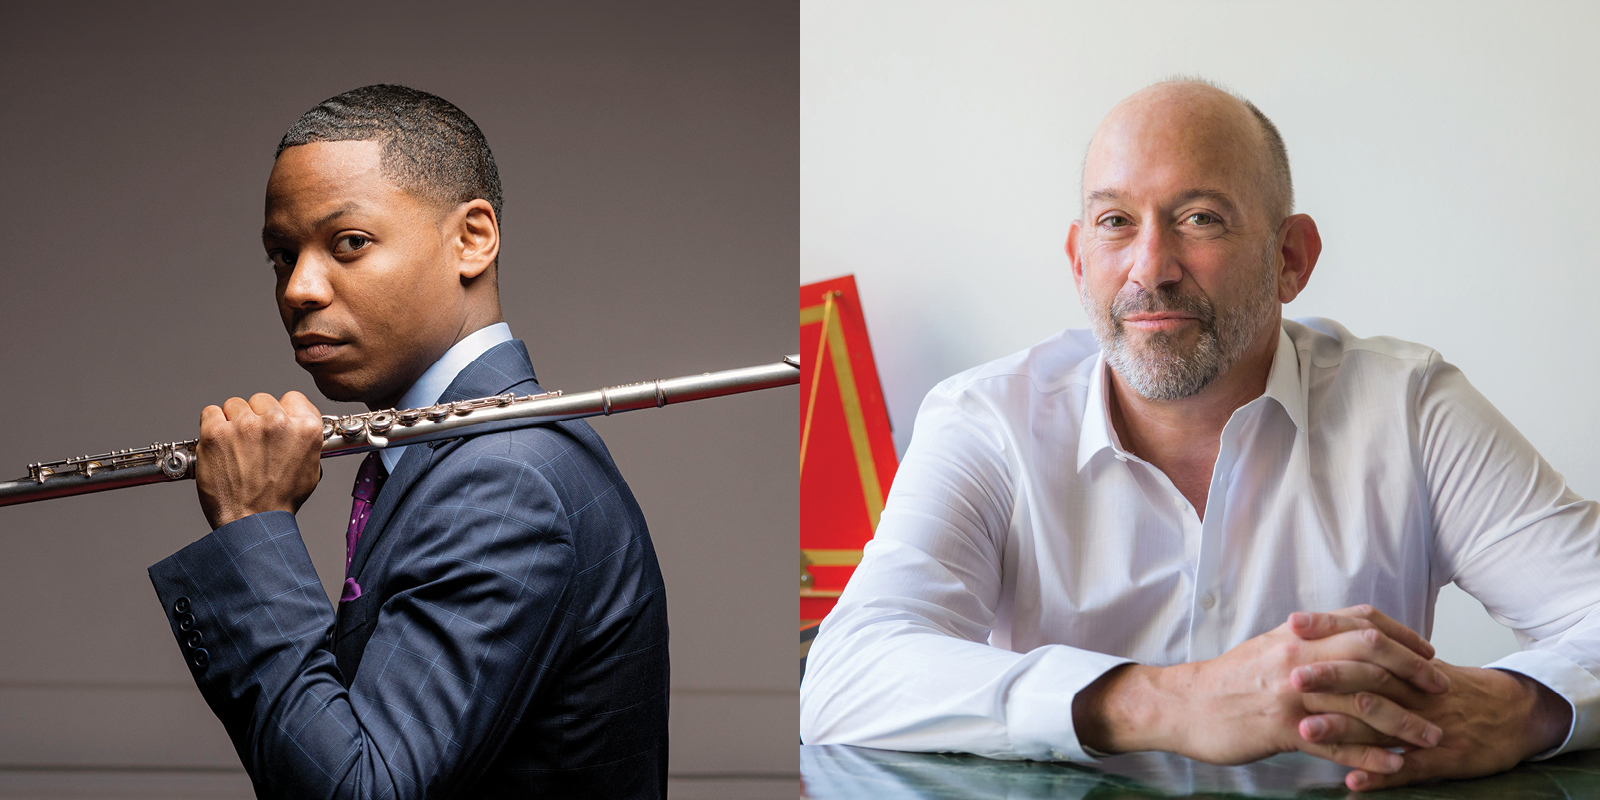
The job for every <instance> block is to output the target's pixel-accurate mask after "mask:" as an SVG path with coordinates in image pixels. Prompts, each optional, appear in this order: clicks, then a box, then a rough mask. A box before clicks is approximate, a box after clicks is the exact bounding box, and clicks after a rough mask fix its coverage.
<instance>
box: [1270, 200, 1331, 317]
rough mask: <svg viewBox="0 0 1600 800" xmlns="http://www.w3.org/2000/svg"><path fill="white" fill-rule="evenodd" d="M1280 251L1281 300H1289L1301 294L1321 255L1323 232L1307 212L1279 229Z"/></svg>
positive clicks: (1279, 283)
mask: <svg viewBox="0 0 1600 800" xmlns="http://www.w3.org/2000/svg"><path fill="white" fill-rule="evenodd" d="M1278 253H1279V255H1281V256H1283V270H1282V271H1281V272H1279V273H1278V302H1280V303H1287V302H1289V301H1291V300H1293V299H1295V298H1296V297H1299V296H1300V292H1301V291H1303V290H1304V289H1305V288H1306V283H1307V282H1309V281H1310V280H1311V270H1313V269H1316V266H1317V258H1318V257H1319V256H1321V255H1322V234H1320V233H1318V232H1317V223H1316V221H1314V220H1312V219H1311V217H1310V215H1307V214H1294V215H1291V216H1290V217H1289V218H1288V219H1285V220H1284V221H1283V226H1282V227H1280V228H1278Z"/></svg>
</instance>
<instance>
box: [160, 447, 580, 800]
mask: <svg viewBox="0 0 1600 800" xmlns="http://www.w3.org/2000/svg"><path fill="white" fill-rule="evenodd" d="M463 460H465V459H463ZM414 491H419V492H426V493H428V494H427V496H425V497H423V498H421V502H420V503H419V505H420V506H421V507H425V508H430V509H434V510H442V511H443V512H444V513H429V514H426V515H424V516H425V519H424V520H422V521H419V522H418V523H417V524H418V526H419V527H418V530H417V534H416V536H415V537H414V538H413V544H414V549H413V550H412V551H411V552H409V553H408V554H407V555H408V559H407V561H406V563H405V565H403V566H402V567H400V568H398V569H399V574H401V575H402V577H399V578H397V580H398V581H399V582H401V583H403V584H406V585H407V586H406V588H404V589H403V590H402V591H399V592H397V593H395V594H393V595H392V596H390V597H388V598H387V600H386V602H385V603H384V605H383V607H382V608H381V610H379V612H378V613H377V615H376V620H375V622H374V623H373V624H374V625H375V626H376V627H375V631H374V633H373V636H372V638H371V640H369V643H368V645H367V652H366V655H365V658H364V660H363V664H362V667H361V669H360V670H358V671H357V673H356V675H355V676H354V679H353V681H351V683H350V686H349V688H348V689H346V687H345V685H344V682H343V681H342V680H341V675H340V672H339V669H338V666H337V663H336V659H335V656H334V654H333V652H332V651H331V650H330V649H329V644H330V642H329V631H330V628H331V627H332V625H333V623H334V610H333V608H332V606H331V605H330V604H329V602H328V598H327V595H325V594H324V593H323V589H322V584H321V582H320V581H318V579H317V575H316V572H315V570H314V569H313V567H312V564H311V560H310V557H309V556H308V555H307V553H306V549H305V544H304V542H303V541H302V540H301V538H300V531H299V529H298V527H297V526H296V523H295V518H294V516H293V515H291V514H289V513H287V512H281V511H279V512H267V513H264V514H257V515H254V516H250V517H245V518H243V519H240V520H237V521H235V522H232V523H229V524H228V525H224V526H222V527H220V528H217V529H216V530H215V531H212V532H211V533H210V534H209V535H207V536H205V537H203V538H201V539H200V540H199V541H197V542H195V543H194V544H191V545H189V546H188V547H186V548H184V549H183V550H180V551H178V552H177V553H176V554H174V555H173V556H171V557H169V558H168V559H166V560H164V561H162V562H161V563H159V564H156V565H155V566H153V567H151V568H150V576H151V580H152V582H153V583H154V584H155V587H156V591H157V594H158V595H159V596H160V597H161V600H162V603H163V605H165V606H167V607H168V609H169V610H170V609H173V608H175V607H182V608H183V609H184V611H183V613H181V614H177V615H173V619H174V622H173V627H174V633H175V634H177V636H178V637H179V640H180V642H185V643H186V646H187V640H186V637H191V636H193V635H194V632H196V631H198V632H199V634H200V636H201V637H202V639H201V644H203V646H204V647H205V648H206V650H207V655H206V656H205V657H204V658H199V659H197V658H195V655H194V654H195V650H196V648H194V647H192V646H191V647H190V650H189V653H190V655H189V659H188V660H189V665H190V669H191V671H192V672H193V674H194V679H195V683H196V685H197V686H198V688H199V689H200V692H201V694H202V695H203V696H204V697H205V699H206V701H207V703H208V704H209V705H210V706H211V708H212V710H213V711H214V712H216V714H217V717H218V718H219V719H220V720H221V721H222V723H223V725H224V727H225V728H226V729H227V731H228V734H229V736H230V738H231V739H232V740H233V744H234V747H235V749H236V750H237V751H238V753H239V757H240V760H241V761H242V762H243V763H244V766H245V768H246V770H247V771H248V772H249V773H250V775H251V779H252V781H253V782H254V783H255V789H256V793H257V795H258V796H260V797H263V798H299V797H328V798H379V797H382V798H395V800H400V799H402V798H412V797H424V796H427V797H433V796H443V795H446V794H449V793H450V792H452V791H457V790H459V789H460V788H462V787H469V786H471V785H472V783H473V782H474V780H475V779H476V778H477V777H478V776H480V775H481V774H482V773H483V770H484V769H485V768H486V766H487V764H488V763H489V762H490V760H491V759H492V758H493V756H494V755H495V754H496V753H497V752H498V751H499V750H500V748H501V746H502V745H503V744H504V742H505V741H506V739H507V738H508V737H509V736H510V732H511V730H512V727H513V725H514V723H515V722H516V720H517V719H518V717H519V716H520V715H521V714H522V712H523V710H524V706H525V705H526V702H527V700H528V698H531V697H533V696H534V695H535V693H536V692H538V691H539V690H540V687H541V686H544V685H546V684H547V683H548V682H549V681H550V680H552V678H551V675H552V674H553V672H552V670H550V669H548V668H546V667H545V665H547V664H549V663H552V661H553V660H554V656H555V653H554V650H553V648H554V647H555V646H556V644H557V643H558V642H559V641H560V640H561V638H562V637H561V635H560V633H561V627H562V626H563V625H565V624H566V618H567V616H568V615H567V614H565V613H564V611H563V608H562V604H563V602H564V601H565V599H566V598H565V593H566V587H567V586H568V585H569V582H570V580H571V572H572V569H573V564H574V557H573V552H574V551H573V546H572V541H571V532H570V528H569V526H568V524H567V518H566V515H565V512H564V511H563V510H562V508H561V504H560V501H559V499H558V497H557V495H556V493H555V491H554V490H553V488H552V487H551V486H550V484H549V483H548V482H547V481H545V480H544V479H543V478H542V477H541V476H540V474H539V472H538V471H537V470H536V469H534V468H533V467H531V466H528V465H526V464H522V463H518V462H515V461H510V460H506V459H497V458H489V457H477V458H473V459H470V461H469V463H467V464H465V465H463V466H459V467H457V468H455V469H451V470H436V474H433V475H430V477H429V479H428V480H427V481H425V482H423V483H421V484H419V485H418V486H417V487H416V488H415V489H414ZM180 598H181V602H180Z"/></svg>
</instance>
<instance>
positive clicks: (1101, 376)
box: [1078, 325, 1306, 472]
mask: <svg viewBox="0 0 1600 800" xmlns="http://www.w3.org/2000/svg"><path fill="white" fill-rule="evenodd" d="M1108 369H1109V367H1108V366H1107V365H1106V355H1105V353H1104V352H1101V353H1100V355H1099V356H1097V357H1096V358H1095V363H1094V372H1093V373H1092V374H1090V376H1089V396H1088V397H1087V398H1086V400H1085V402H1084V405H1083V426H1082V427H1081V428H1080V429H1079V430H1080V431H1082V433H1081V434H1080V435H1079V437H1078V470H1079V471H1080V472H1081V471H1082V470H1083V467H1084V465H1085V464H1088V463H1089V459H1091V458H1094V456H1095V454H1096V453H1098V452H1100V451H1101V450H1105V449H1107V448H1110V449H1111V452H1112V453H1113V454H1114V455H1116V457H1117V458H1118V459H1121V460H1124V461H1126V460H1127V459H1130V458H1138V456H1135V455H1133V454H1132V453H1129V452H1128V451H1126V450H1124V449H1122V443H1121V442H1119V441H1117V432H1116V429H1115V428H1113V427H1112V425H1111V408H1110V405H1109V403H1110V402H1111V397H1110V393H1109V392H1107V391H1106V375H1107V370H1108ZM1300 371H1301V370H1300V354H1299V352H1298V351H1297V350H1296V349H1295V346H1294V340H1292V339H1290V338H1289V334H1288V332H1287V331H1285V330H1284V329H1283V326H1282V325H1279V326H1278V351H1277V352H1276V353H1274V354H1273V355H1272V369H1271V370H1270V371H1269V372H1268V373H1267V389H1266V391H1265V392H1263V393H1262V395H1261V396H1262V397H1270V398H1272V399H1273V400H1276V401H1278V404H1279V405H1281V406H1283V410H1284V412H1286V413H1287V414H1288V415H1289V419H1290V420H1291V421H1293V422H1294V426H1295V427H1296V428H1298V429H1300V430H1302V431H1304V430H1305V429H1306V394H1305V387H1304V386H1303V385H1302V384H1301V382H1300ZM1258 400H1259V398H1258V399H1257V400H1252V401H1251V403H1255V402H1257V401H1258ZM1248 405H1250V403H1247V404H1246V406H1248Z"/></svg>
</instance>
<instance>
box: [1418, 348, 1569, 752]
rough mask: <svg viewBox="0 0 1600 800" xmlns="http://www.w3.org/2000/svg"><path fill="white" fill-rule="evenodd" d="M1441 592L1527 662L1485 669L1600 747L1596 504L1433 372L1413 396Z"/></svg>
mask: <svg viewBox="0 0 1600 800" xmlns="http://www.w3.org/2000/svg"><path fill="white" fill-rule="evenodd" d="M1418 423H1419V434H1420V437H1419V438H1420V441H1421V452H1420V456H1421V464H1422V469H1423V471H1424V475H1425V479H1426V481H1427V485H1428V492H1429V501H1430V503H1431V507H1432V514H1433V525H1434V564H1435V565H1436V568H1435V569H1436V572H1435V575H1434V581H1435V584H1436V585H1443V584H1445V583H1449V582H1450V581H1454V582H1455V583H1456V584H1457V585H1458V586H1460V587H1461V588H1462V589H1463V590H1464V591H1466V592H1467V593H1468V594H1471V595H1472V596H1473V597H1475V598H1477V599H1478V601H1479V602H1481V603H1483V606H1484V608H1485V609H1486V610H1488V612H1489V615H1490V616H1491V617H1493V618H1494V619H1495V621H1497V622H1499V623H1501V624H1503V625H1505V626H1507V627H1509V628H1512V629H1513V630H1514V631H1516V636H1517V641H1518V643H1520V644H1521V645H1522V651H1521V652H1518V653H1513V654H1511V655H1509V656H1507V657H1505V658H1502V659H1500V660H1499V661H1496V662H1494V663H1492V664H1488V665H1486V666H1488V667H1490V668H1494V669H1504V670H1509V671H1512V672H1517V673H1521V674H1523V675H1526V676H1528V677H1530V678H1532V679H1534V680H1536V681H1539V682H1540V683H1542V684H1544V685H1545V686H1547V687H1549V688H1550V689H1551V690H1552V691H1554V692H1556V693H1557V694H1559V695H1561V696H1562V697H1563V698H1565V699H1566V701H1567V702H1568V703H1570V704H1571V705H1572V727H1571V729H1570V730H1569V732H1568V735H1567V738H1566V740H1565V741H1564V742H1563V743H1562V745H1561V746H1560V747H1559V748H1557V749H1555V750H1552V751H1550V752H1548V753H1544V754H1542V755H1541V756H1540V757H1541V758H1548V757H1550V756H1554V755H1557V754H1559V753H1564V752H1567V751H1569V750H1584V749H1588V748H1593V747H1596V746H1600V504H1596V503H1595V502H1594V501H1592V500H1584V499H1583V498H1580V497H1578V495H1577V494H1576V493H1574V492H1573V491H1572V489H1571V488H1570V487H1568V486H1567V482H1566V479H1565V478H1563V477H1562V476H1561V474H1560V473H1558V472H1556V471H1555V470H1554V469H1552V468H1551V466H1550V465H1549V464H1548V463H1546V462H1545V460H1544V459H1543V458H1541V457H1540V456H1539V454H1538V452H1536V451H1535V450H1534V449H1533V445H1532V444H1530V443H1529V442H1528V440H1527V439H1525V438H1523V436H1522V435H1521V434H1520V433H1518V432H1517V430H1516V428H1514V427H1512V425H1511V423H1510V422H1509V421H1507V420H1506V418H1505V417H1503V416H1501V414H1500V413H1499V412H1498V411H1497V410H1495V408H1494V407H1493V406H1492V405H1490V403H1489V401H1488V400H1487V399H1485V398H1484V397H1483V395H1481V394H1479V393H1478V391H1477V390H1476V389H1474V388H1473V387H1472V385H1471V384H1470V383H1468V382H1467V379H1466V377H1465V376H1464V375H1462V374H1461V371H1460V370H1458V369H1456V368H1455V367H1454V366H1451V365H1450V364H1448V363H1445V362H1444V361H1442V360H1440V359H1439V358H1438V356H1437V354H1436V355H1435V356H1434V358H1433V361H1432V362H1431V363H1430V364H1429V368H1428V371H1427V374H1426V375H1425V380H1424V383H1423V385H1422V387H1421V388H1420V390H1419V393H1418Z"/></svg>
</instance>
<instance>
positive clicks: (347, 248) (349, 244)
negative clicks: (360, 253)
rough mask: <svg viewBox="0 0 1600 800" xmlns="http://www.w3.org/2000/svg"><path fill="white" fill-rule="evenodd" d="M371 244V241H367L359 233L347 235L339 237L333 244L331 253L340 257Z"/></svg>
mask: <svg viewBox="0 0 1600 800" xmlns="http://www.w3.org/2000/svg"><path fill="white" fill-rule="evenodd" d="M371 243H372V240H371V239H368V238H367V237H365V236H362V235H361V234H359V233H347V234H345V235H343V236H340V237H339V240H338V241H337V242H334V243H333V252H335V253H338V254H341V255H345V254H349V253H354V252H355V251H357V250H360V249H361V248H363V247H366V246H367V245H369V244H371Z"/></svg>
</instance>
